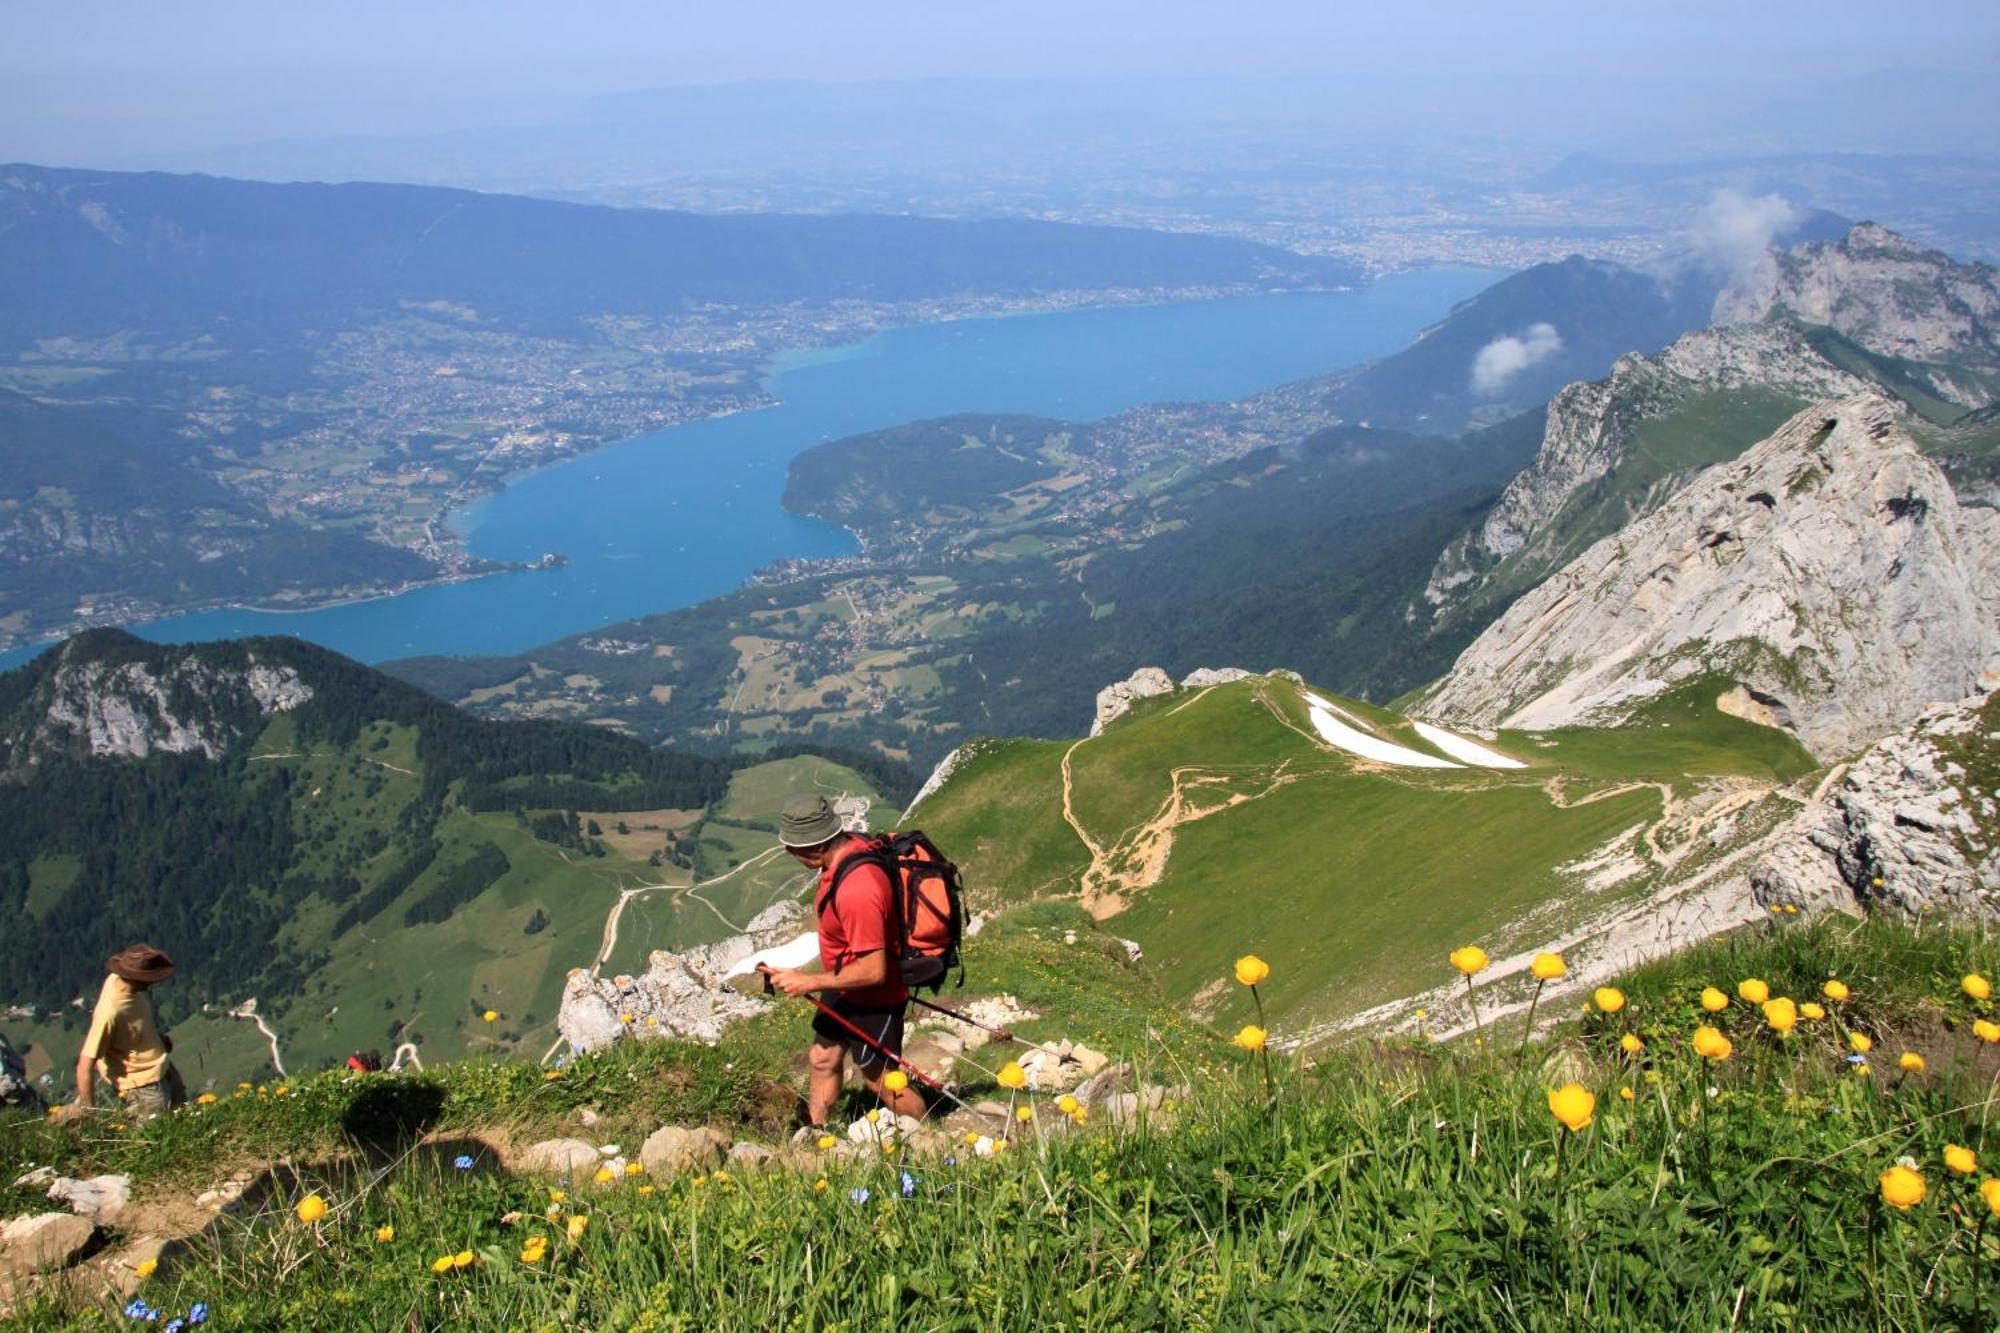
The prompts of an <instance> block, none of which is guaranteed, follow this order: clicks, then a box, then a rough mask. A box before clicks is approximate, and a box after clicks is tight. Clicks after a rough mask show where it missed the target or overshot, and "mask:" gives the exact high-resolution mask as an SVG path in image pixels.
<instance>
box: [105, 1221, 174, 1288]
mask: <svg viewBox="0 0 2000 1333" xmlns="http://www.w3.org/2000/svg"><path fill="white" fill-rule="evenodd" d="M166 1249H167V1241H166V1240H165V1239H164V1238H163V1237H160V1236H141V1237H139V1238H138V1239H137V1240H135V1241H133V1242H132V1243H131V1244H130V1245H127V1246H126V1247H125V1248H124V1249H123V1250H121V1251H120V1252H119V1253H118V1254H117V1255H115V1256H113V1257H112V1261H111V1262H110V1263H108V1264H106V1265H105V1274H106V1280H107V1281H108V1282H109V1283H110V1284H111V1288H112V1290H113V1291H115V1292H117V1294H118V1296H119V1297H120V1299H124V1298H126V1297H130V1296H133V1295H135V1294H136V1293H137V1292H138V1290H139V1285H140V1284H141V1283H143V1282H144V1281H145V1280H146V1279H144V1278H142V1277H140V1276H139V1265H140V1264H143V1263H145V1262H146V1261H147V1260H148V1259H152V1260H158V1259H159V1257H160V1256H161V1255H162V1254H164V1253H166Z"/></svg>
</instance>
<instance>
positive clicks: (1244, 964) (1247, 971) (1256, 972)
mask: <svg viewBox="0 0 2000 1333" xmlns="http://www.w3.org/2000/svg"><path fill="white" fill-rule="evenodd" d="M1270 975H1271V965H1270V964H1269V963H1267V962H1265V961H1264V960H1263V959H1261V958H1259V957H1258V956H1257V955H1256V954H1254V953H1246V954H1244V955H1243V956H1242V957H1241V958H1239V959H1237V960H1236V979H1237V980H1238V981H1240V982H1242V983H1243V984H1244V985H1246V986H1255V985H1258V984H1259V983H1261V982H1262V981H1264V980H1265V979H1266V978H1268V977H1269V976H1270Z"/></svg>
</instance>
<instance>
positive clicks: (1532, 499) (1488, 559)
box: [1424, 324, 1869, 622]
mask: <svg viewBox="0 0 2000 1333" xmlns="http://www.w3.org/2000/svg"><path fill="white" fill-rule="evenodd" d="M1868 387H1869V385H1868V383H1867V382H1866V381H1864V380H1862V379H1860V378H1858V377H1857V376H1855V375H1853V374H1851V373H1849V372H1847V371H1845V370H1842V369H1841V368H1840V367H1838V366H1835V365H1833V364H1832V363H1831V362H1829V361H1828V360H1827V359H1826V358H1825V357H1823V356H1821V355H1820V354H1819V352H1818V351H1816V350H1815V349H1814V348H1813V347H1812V345H1811V344H1810V343H1809V342H1808V341H1807V340H1806V338H1805V336H1804V334H1803V333H1801V332H1800V331H1799V330H1798V329H1796V328H1794V327H1792V326H1790V325H1783V324H1768V325H1746V326H1739V327H1735V328H1726V329H1703V330H1701V331H1700V332H1697V333H1690V334H1688V335H1686V336H1685V337H1683V338H1680V339H1678V340H1677V341H1676V342H1674V344H1673V345H1672V346H1670V347H1668V348H1667V349H1666V350H1665V351H1663V352H1661V353H1659V354H1658V355H1657V356H1650V357H1648V356H1627V357H1621V358H1620V359H1619V360H1618V363H1617V364H1616V365H1615V366H1614V367H1613V368H1612V372H1611V374H1610V375H1609V376H1607V377H1606V378H1604V379H1601V380H1591V381H1587V382H1584V383H1578V384H1572V385H1569V386H1568V387H1567V388H1565V389H1563V390H1562V392H1560V393H1558V394H1557V395H1556V396H1555V398H1554V399H1553V400H1552V401H1551V402H1550V403H1549V412H1548V424H1547V426H1546V427H1545V428H1544V431H1543V435H1542V447H1541V449H1540V451H1539V452H1538V453H1537V454H1536V456H1535V461H1534V462H1533V463H1531V464H1529V465H1528V466H1527V467H1526V468H1525V469H1523V470H1522V471H1521V473H1520V474H1519V475H1517V476H1516V477H1515V478H1514V480H1513V481H1511V482H1509V483H1508V485H1507V489H1506V490H1505V491H1504V492H1503V493H1502V494H1501V497H1500V500H1499V502H1498V503H1497V504H1496V505H1494V507H1493V509H1492V510H1491V512H1489V513H1488V515H1487V516H1486V519H1485V520H1484V521H1483V522H1482V523H1480V524H1479V526H1477V527H1475V528H1473V529H1472V530H1471V531H1469V532H1467V533H1466V534H1465V535H1463V536H1461V537H1459V538H1458V539H1457V540H1456V541H1454V542H1453V543H1452V544H1451V545H1450V546H1449V547H1447V548H1446V549H1445V551H1444V553H1443V554H1442V555H1441V556H1440V557H1439V558H1438V563H1437V566H1436V568H1435V569H1434V570H1433V572H1432V574H1431V579H1430V583H1429V585H1428V586H1427V587H1426V588H1425V589H1424V601H1425V603H1426V610H1427V611H1428V613H1429V614H1430V615H1431V617H1432V618H1433V619H1434V620H1436V621H1439V622H1442V621H1445V620H1447V619H1449V618H1450V617H1451V616H1453V615H1454V614H1456V613H1457V612H1459V611H1460V610H1462V609H1465V608H1467V607H1469V606H1471V605H1473V604H1476V603H1479V602H1482V601H1484V600H1485V599H1486V598H1487V597H1488V596H1490V595H1492V594H1494V593H1496V592H1501V591H1517V590H1518V589H1519V588H1521V587H1525V586H1527V585H1529V584H1532V583H1534V582H1536V581H1538V580H1539V579H1540V578H1541V577H1543V576H1545V575H1546V574H1547V573H1548V572H1550V571H1551V570H1553V569H1554V568H1555V567H1556V566H1557V565H1559V564H1560V563H1561V562H1562V561H1563V560H1565V559H1567V558H1569V557H1570V556H1572V555H1574V554H1575V553H1576V552H1577V551H1579V550H1581V549H1582V548H1583V547H1584V546H1586V545H1588V544H1589V543H1590V542H1592V541H1595V540H1597V539H1598V538H1599V537H1602V536H1605V535H1606V534H1607V532H1609V531H1615V530H1616V529H1617V528H1618V527H1620V526H1622V525H1623V524H1625V523H1627V522H1630V521H1631V520H1632V519H1635V518H1638V517H1640V516H1641V515H1643V514H1645V513H1649V512H1651V510H1652V509H1653V507H1654V506H1655V505H1657V504H1658V503H1659V502H1660V501H1661V500H1663V499H1665V498H1666V496H1667V495H1670V494H1672V492H1673V491H1674V490H1675V489H1676V488H1677V487H1678V486H1679V485H1680V484H1681V483H1682V482H1684V481H1686V479H1687V478H1688V477H1689V476H1691V475H1692V474H1693V472H1694V471H1695V470H1697V469H1698V467H1699V466H1700V464H1701V463H1704V462H1712V461H1714V460H1715V453H1716V451H1718V450H1719V451H1722V452H1724V453H1725V454H1726V452H1727V451H1729V450H1730V449H1731V446H1732V443H1733V446H1734V448H1737V449H1740V448H1742V447H1745V446H1747V445H1749V444H1750V443H1751V442H1752V441H1753V440H1754V439H1755V438H1756V435H1755V434H1754V433H1752V432H1753V431H1754V426H1752V425H1751V424H1750V421H1749V420H1745V419H1738V420H1734V421H1731V420H1722V421H1717V422H1712V423H1709V426H1708V433H1709V435H1710V436H1711V437H1712V438H1710V439H1708V440H1704V441H1702V447H1701V450H1700V451H1699V452H1696V451H1690V454H1689V457H1688V458H1686V459H1676V458H1670V457H1665V456H1663V455H1662V453H1661V452H1660V451H1655V452H1654V453H1653V455H1652V461H1654V462H1656V463H1658V464H1660V466H1659V467H1657V468H1655V469H1654V472H1655V475H1653V476H1651V477H1649V478H1646V479H1645V480H1644V482H1643V483H1642V484H1639V485H1634V486H1631V487H1627V488H1622V489H1623V492H1624V493H1623V494H1621V495H1619V496H1618V497H1616V499H1615V501H1614V503H1612V504H1610V505H1603V506H1596V508H1597V510H1598V512H1594V513H1590V514H1587V515H1586V514H1584V513H1582V512H1580V511H1583V510H1585V509H1586V508H1590V507H1592V506H1591V504H1590V502H1591V501H1592V500H1594V499H1596V498H1598V497H1597V496H1595V495H1593V494H1592V491H1593V489H1594V488H1598V489H1602V488H1600V487H1599V483H1602V482H1604V481H1605V480H1606V479H1607V478H1609V477H1611V475H1612V474H1613V473H1614V472H1615V471H1617V470H1618V469H1619V468H1620V467H1621V465H1622V464H1624V463H1625V461H1626V459H1627V455H1628V453H1629V452H1630V451H1631V449H1632V447H1633V444H1634V441H1635V438H1636V437H1637V436H1638V435H1639V434H1640V431H1641V429H1642V427H1644V426H1645V425H1646V424H1647V423H1649V422H1657V421H1661V420H1663V419H1665V418H1668V417H1670V416H1672V415H1673V414H1674V413H1675V412H1676V411H1678V410H1680V409H1683V408H1686V407H1688V406H1689V405H1690V404H1691V403H1692V402H1693V401H1694V400H1695V399H1696V398H1697V397H1698V396H1700V395H1706V394H1717V393H1723V392H1728V391H1741V390H1753V391H1755V392H1756V393H1757V394H1758V395H1761V396H1763V397H1764V398H1772V397H1776V398H1782V399H1784V400H1787V401H1786V404H1785V405H1786V406H1793V407H1795V406H1798V405H1801V404H1804V403H1806V402H1810V401H1813V400H1816V399H1822V398H1832V397H1845V396H1848V395H1852V394H1856V393H1861V392H1864V391H1866V389H1867V388H1868ZM1767 410H1768V409H1767ZM1749 416H1751V414H1749V413H1743V414H1740V417H1749ZM1703 453H1706V454H1707V456H1706V457H1703V456H1702V454H1703ZM1566 519H1567V520H1568V521H1565V520H1566Z"/></svg>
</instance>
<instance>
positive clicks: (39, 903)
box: [26, 856, 83, 920]
mask: <svg viewBox="0 0 2000 1333" xmlns="http://www.w3.org/2000/svg"><path fill="white" fill-rule="evenodd" d="M82 869H83V858H82V857H80V856H38V857H36V858H35V859H34V860H32V861H30V862H28V901H27V904H26V906H27V909H28V915H29V916H32V917H34V918H36V919H37V920H40V919H41V918H42V917H45V916H47V915H48V914H49V912H50V911H51V910H52V909H53V908H54V907H55V905H56V904H57V903H59V902H61V901H62V897H63V895H64V894H65V893H68V892H69V886H70V885H72V884H74V883H76V877H77V874H78V873H79V872H80V871H82Z"/></svg>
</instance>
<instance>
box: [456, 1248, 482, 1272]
mask: <svg viewBox="0 0 2000 1333" xmlns="http://www.w3.org/2000/svg"><path fill="white" fill-rule="evenodd" d="M478 1262H479V1256H478V1255H476V1254H474V1253H473V1252H472V1251H471V1250H460V1251H459V1252H458V1253H457V1254H454V1255H453V1256H451V1266H452V1267H453V1268H470V1267H472V1266H473V1265H474V1264H476V1263H478Z"/></svg>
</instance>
